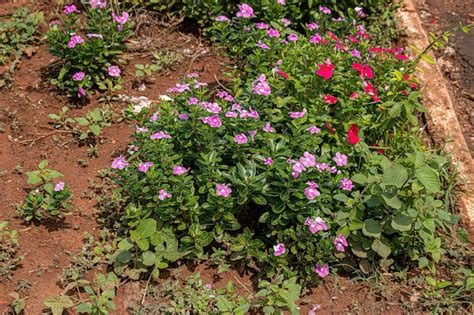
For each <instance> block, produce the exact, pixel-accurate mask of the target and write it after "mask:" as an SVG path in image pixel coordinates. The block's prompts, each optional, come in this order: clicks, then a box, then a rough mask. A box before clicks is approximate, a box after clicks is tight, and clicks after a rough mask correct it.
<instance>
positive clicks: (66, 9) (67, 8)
mask: <svg viewBox="0 0 474 315" xmlns="http://www.w3.org/2000/svg"><path fill="white" fill-rule="evenodd" d="M63 12H64V14H71V13H81V11H79V10H78V9H77V7H76V6H75V5H74V4H71V5H66V6H64V10H63Z"/></svg>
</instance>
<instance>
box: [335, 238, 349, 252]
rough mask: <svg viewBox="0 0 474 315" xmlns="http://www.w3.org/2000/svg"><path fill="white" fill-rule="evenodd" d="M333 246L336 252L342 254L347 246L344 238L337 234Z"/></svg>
mask: <svg viewBox="0 0 474 315" xmlns="http://www.w3.org/2000/svg"><path fill="white" fill-rule="evenodd" d="M333 243H334V246H335V247H336V250H337V251H338V252H343V251H344V250H345V248H346V247H347V246H349V244H348V243H347V240H346V238H345V237H344V235H342V234H339V235H338V236H337V237H336V238H335V239H334V242H333Z"/></svg>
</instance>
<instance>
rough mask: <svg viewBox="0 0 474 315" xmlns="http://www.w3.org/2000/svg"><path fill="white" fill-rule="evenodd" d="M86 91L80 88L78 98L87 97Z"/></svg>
mask: <svg viewBox="0 0 474 315" xmlns="http://www.w3.org/2000/svg"><path fill="white" fill-rule="evenodd" d="M86 94H87V93H86V90H84V88H82V87H80V88H79V91H78V92H77V97H84V96H86Z"/></svg>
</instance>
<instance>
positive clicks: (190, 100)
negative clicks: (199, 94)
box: [188, 97, 199, 105]
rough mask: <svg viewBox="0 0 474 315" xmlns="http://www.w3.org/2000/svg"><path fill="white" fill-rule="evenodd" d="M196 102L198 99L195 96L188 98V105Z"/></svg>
mask: <svg viewBox="0 0 474 315" xmlns="http://www.w3.org/2000/svg"><path fill="white" fill-rule="evenodd" d="M197 103H199V100H198V99H197V98H195V97H191V98H189V99H188V105H196V104H197Z"/></svg>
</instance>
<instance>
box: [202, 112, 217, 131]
mask: <svg viewBox="0 0 474 315" xmlns="http://www.w3.org/2000/svg"><path fill="white" fill-rule="evenodd" d="M202 122H203V123H205V124H208V125H209V126H210V127H212V128H219V127H220V126H222V122H221V119H220V118H219V115H217V114H216V115H214V116H207V117H204V118H202Z"/></svg>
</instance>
